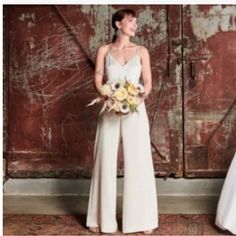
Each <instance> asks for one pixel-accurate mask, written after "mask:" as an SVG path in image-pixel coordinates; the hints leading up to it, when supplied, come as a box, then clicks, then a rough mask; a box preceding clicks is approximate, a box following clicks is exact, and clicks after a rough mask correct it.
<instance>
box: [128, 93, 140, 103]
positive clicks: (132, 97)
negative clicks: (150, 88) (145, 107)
mask: <svg viewBox="0 0 236 236" xmlns="http://www.w3.org/2000/svg"><path fill="white" fill-rule="evenodd" d="M127 101H128V103H129V104H131V105H138V103H139V100H138V98H137V97H134V96H130V95H129V96H127Z"/></svg>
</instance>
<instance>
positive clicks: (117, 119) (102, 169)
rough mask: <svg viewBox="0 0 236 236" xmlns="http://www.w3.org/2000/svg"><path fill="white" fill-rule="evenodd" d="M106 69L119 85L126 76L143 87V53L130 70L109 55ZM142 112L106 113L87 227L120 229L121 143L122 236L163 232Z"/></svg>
mask: <svg viewBox="0 0 236 236" xmlns="http://www.w3.org/2000/svg"><path fill="white" fill-rule="evenodd" d="M105 66H106V71H107V76H108V80H111V81H116V80H118V79H119V78H121V77H122V78H123V77H124V76H126V78H127V79H129V80H131V81H132V82H134V83H135V84H137V83H139V79H140V76H141V63H140V58H139V55H138V54H137V52H136V54H135V56H133V57H132V58H131V59H130V60H129V61H128V62H127V63H126V64H125V65H121V64H120V63H119V62H118V61H117V60H116V59H115V58H114V57H113V56H112V55H111V53H110V51H109V50H108V53H107V55H106V62H105ZM138 110H139V112H138V113H137V112H134V113H131V114H127V115H115V114H114V113H110V114H109V113H106V114H103V115H101V116H99V119H98V124H97V131H96V138H95V146H94V168H93V174H92V179H91V186H90V195H89V203H88V211H87V220H86V226H88V227H97V226H98V227H100V229H101V231H102V232H104V233H113V232H116V231H117V229H118V224H117V219H116V197H117V196H116V194H117V183H116V181H117V179H116V177H117V157H118V147H119V141H120V138H122V143H123V154H124V189H123V206H122V232H123V233H130V232H137V231H144V230H148V229H154V228H156V227H158V208H157V206H158V204H157V193H156V183H155V175H154V168H153V160H152V153H151V143H150V134H149V120H148V116H147V112H146V107H145V103H144V102H142V103H141V104H140V105H139V107H138Z"/></svg>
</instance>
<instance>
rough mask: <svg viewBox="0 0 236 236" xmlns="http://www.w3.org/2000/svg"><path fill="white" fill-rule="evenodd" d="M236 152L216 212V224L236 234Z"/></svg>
mask: <svg viewBox="0 0 236 236" xmlns="http://www.w3.org/2000/svg"><path fill="white" fill-rule="evenodd" d="M235 181H236V153H235V154H234V158H233V160H232V163H231V165H230V168H229V171H228V173H227V176H226V178H225V182H224V185H223V188H222V191H221V195H220V199H219V202H218V207H217V213H216V221H215V223H216V225H217V226H219V227H220V228H221V229H224V230H226V229H227V230H229V231H231V232H232V233H233V234H236V182H235Z"/></svg>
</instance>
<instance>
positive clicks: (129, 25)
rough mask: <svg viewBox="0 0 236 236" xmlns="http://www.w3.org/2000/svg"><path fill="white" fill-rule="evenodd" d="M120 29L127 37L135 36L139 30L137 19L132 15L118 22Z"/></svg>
mask: <svg viewBox="0 0 236 236" xmlns="http://www.w3.org/2000/svg"><path fill="white" fill-rule="evenodd" d="M117 23H118V28H120V30H121V31H122V33H123V34H125V35H127V36H135V32H136V29H137V18H136V17H133V16H132V15H126V16H125V17H124V18H123V19H122V20H121V21H119V22H117Z"/></svg>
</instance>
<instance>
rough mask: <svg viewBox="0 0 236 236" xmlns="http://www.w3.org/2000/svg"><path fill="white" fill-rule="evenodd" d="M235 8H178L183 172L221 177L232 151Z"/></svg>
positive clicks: (235, 139) (235, 138)
mask: <svg viewBox="0 0 236 236" xmlns="http://www.w3.org/2000/svg"><path fill="white" fill-rule="evenodd" d="M235 17H236V7H235V6H219V5H217V6H213V5H212V6H201V7H200V6H194V5H191V6H184V7H183V19H184V20H183V39H184V44H183V47H184V58H183V62H184V81H185V82H184V90H185V93H184V96H185V99H184V105H185V111H184V124H185V168H186V169H185V175H186V176H188V177H201V176H209V177H216V176H224V175H225V172H226V171H227V168H228V166H229V164H230V161H231V159H232V157H233V154H234V152H235V151H236V107H235V105H236V104H235V103H236V93H235V91H236V77H235V75H236V60H235V58H236V32H235V31H236V27H235Z"/></svg>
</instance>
